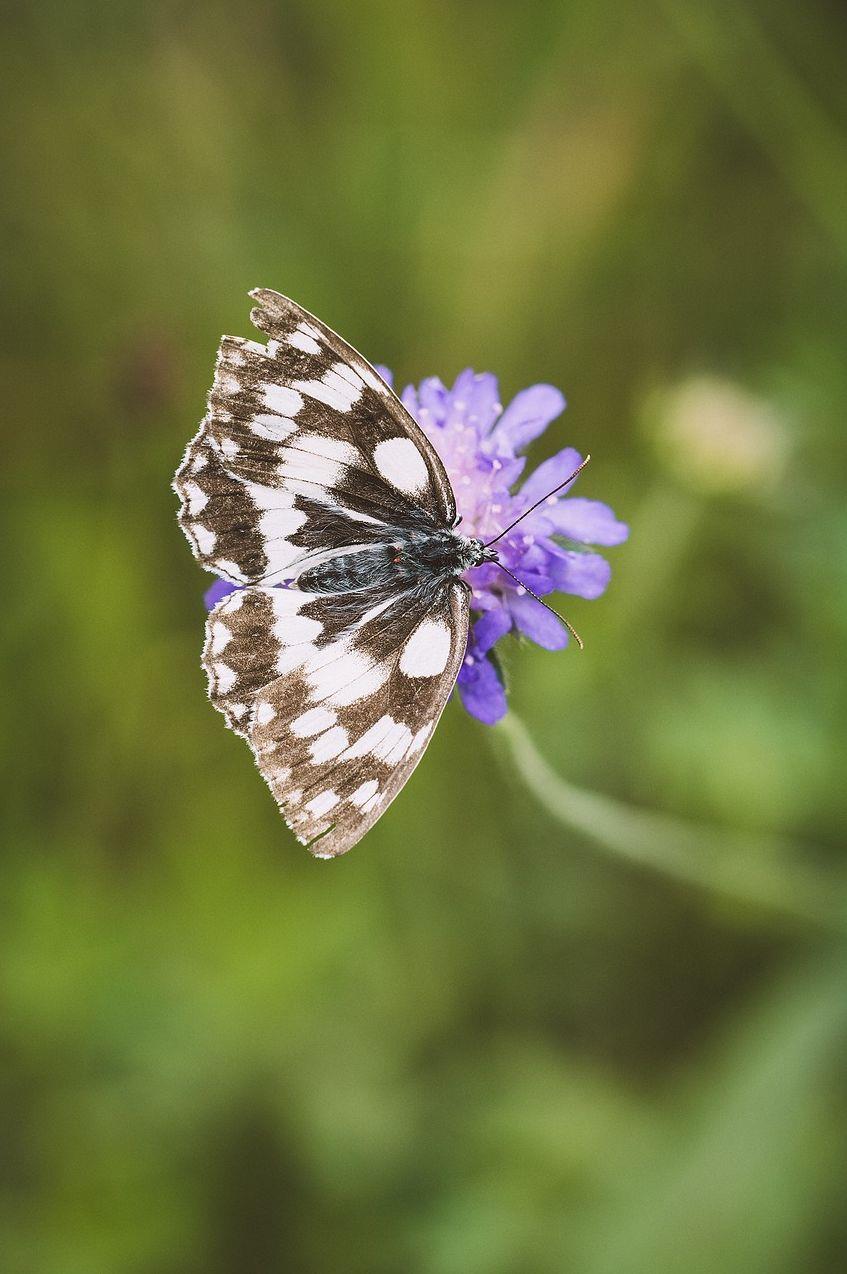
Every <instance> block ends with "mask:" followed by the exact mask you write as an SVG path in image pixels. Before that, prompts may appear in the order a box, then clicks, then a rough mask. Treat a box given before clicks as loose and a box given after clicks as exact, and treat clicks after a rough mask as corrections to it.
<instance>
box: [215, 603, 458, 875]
mask: <svg viewBox="0 0 847 1274" xmlns="http://www.w3.org/2000/svg"><path fill="white" fill-rule="evenodd" d="M467 628H468V605H467V594H466V591H465V589H464V588H463V587H462V585H460V584H459V583H457V582H456V583H452V584H450V585H448V586H446V587H445V588H443V589H441V590H440V591H439V592H438V593H437V594H435V595H433V596H431V597H429V598H428V599H424V598H423V597H421V596H420V595H416V594H404V593H400V594H397V595H394V596H392V597H389V598H385V597H380V596H376V595H374V594H373V593H372V592H362V593H360V594H356V595H355V597H350V596H348V597H346V598H345V597H339V596H337V595H332V594H329V595H327V594H322V595H317V594H309V593H307V592H302V593H301V592H300V591H299V590H297V589H277V588H271V589H258V588H251V589H246V590H244V591H243V592H239V593H235V594H232V595H231V596H230V597H228V598H225V599H224V601H223V602H221V603H220V604H219V605H218V607H216V609H215V610H214V611H213V612H212V614H211V615H210V616H209V620H208V626H207V641H206V651H205V655H204V662H205V666H206V670H207V673H208V676H209V688H210V696H211V698H212V701H213V703H214V704H215V706H216V707H218V708H219V709H220V710H221V711H222V712H224V714H225V715H226V717H227V721H228V722H229V724H230V725H231V726H232V728H233V729H236V730H237V731H238V732H239V733H241V734H244V735H245V737H246V738H247V739H248V741H249V743H250V746H251V747H252V749H253V752H254V755H255V757H256V761H257V764H258V766H259V769H260V770H261V772H262V774H263V775H264V777H265V779H266V780H267V782H268V785H269V786H270V788H271V791H272V792H273V794H274V797H275V798H276V800H277V803H278V805H279V808H280V810H281V812H282V814H283V816H284V817H285V820H286V822H287V823H288V824H289V826H290V827H291V828H292V830H293V831H294V833H295V835H296V836H297V838H298V839H299V840H300V841H301V842H303V843H304V844H308V845H309V847H310V849H311V850H312V852H313V853H314V854H315V855H316V856H318V857H326V858H330V857H337V856H338V855H339V854H343V853H345V852H346V851H347V850H348V849H350V848H351V847H352V846H353V845H354V844H355V843H356V842H357V841H358V840H359V839H360V838H361V836H362V835H363V834H364V833H365V832H366V831H367V829H368V828H369V827H370V826H371V825H372V824H373V823H374V822H375V821H376V819H377V818H379V816H380V815H381V814H382V813H383V811H384V810H385V809H386V807H387V806H388V805H389V803H390V802H391V801H392V800H393V799H394V797H395V796H396V795H397V793H398V792H399V791H400V788H401V787H402V786H403V784H404V783H405V782H406V779H407V778H408V777H409V775H410V774H411V772H412V770H413V769H414V767H415V765H416V764H417V762H418V760H419V759H420V757H421V755H422V753H423V751H424V748H425V747H426V745H427V743H428V742H429V739H430V736H431V734H432V731H433V729H434V728H435V724H436V722H437V720H438V718H439V716H440V715H441V712H442V710H443V708H444V705H445V703H446V702H447V699H448V697H449V694H450V691H451V689H452V687H453V684H454V682H455V680H456V675H457V673H458V670H459V666H460V664H461V661H462V657H463V655H464V651H465V644H466V641H467ZM262 681H264V682H265V684H263V685H259V683H260V682H262Z"/></svg>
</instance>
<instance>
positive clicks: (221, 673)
mask: <svg viewBox="0 0 847 1274" xmlns="http://www.w3.org/2000/svg"><path fill="white" fill-rule="evenodd" d="M212 669H213V671H214V674H215V690H216V691H217V693H218V694H222V695H225V694H228V693H229V691H230V690H231V689H232V687H233V686H234V685H235V683H236V680H237V677H236V674H235V669H234V668H230V666H229V664H224V663H221V662H220V661H219V662H218V663H216V664H213V665H212Z"/></svg>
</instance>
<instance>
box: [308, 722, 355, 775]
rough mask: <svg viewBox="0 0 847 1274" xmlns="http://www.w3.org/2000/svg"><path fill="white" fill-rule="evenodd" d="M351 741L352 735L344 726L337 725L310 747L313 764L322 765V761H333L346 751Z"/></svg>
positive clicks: (320, 736)
mask: <svg viewBox="0 0 847 1274" xmlns="http://www.w3.org/2000/svg"><path fill="white" fill-rule="evenodd" d="M349 742H350V736H349V734H348V733H347V731H346V730H345V729H344V727H343V726H340V725H337V726H334V727H333V729H332V730H327V731H326V732H325V733H324V734H321V735H319V736H318V738H317V739H315V741H314V743H313V744H312V745H311V747H310V748H309V755H310V756H311V758H312V764H313V765H320V764H321V762H322V761H331V760H332V759H333V757H336V756H338V755H339V754H340V753H341V752H343V751H344V749H345V748H346V747H347V745H348V743H349Z"/></svg>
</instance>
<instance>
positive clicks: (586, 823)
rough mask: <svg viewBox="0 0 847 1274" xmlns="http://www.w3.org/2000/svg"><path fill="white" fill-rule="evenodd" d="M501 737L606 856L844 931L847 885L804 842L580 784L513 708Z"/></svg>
mask: <svg viewBox="0 0 847 1274" xmlns="http://www.w3.org/2000/svg"><path fill="white" fill-rule="evenodd" d="M495 737H497V738H499V739H501V740H502V741H503V742H504V743H505V745H506V747H507V748H508V749H509V755H510V758H511V761H512V763H513V768H514V771H516V772H517V774H518V775H519V776H520V777H521V779H522V780H523V782H524V783H525V784H526V786H527V788H528V789H529V790H530V791H531V792H532V794H533V796H535V797H536V799H537V800H538V801H539V802H540V803H541V804H542V805H543V806H544V808H545V809H546V810H547V812H548V813H549V814H551V815H552V817H553V818H555V819H556V820H557V821H558V822H560V823H562V824H563V825H564V826H566V827H569V828H570V829H571V830H572V831H575V832H578V833H580V834H581V835H583V836H585V837H586V838H587V839H588V840H590V841H592V842H593V843H594V844H595V845H596V846H598V847H599V848H601V849H603V850H604V851H606V852H607V853H610V854H613V855H614V856H615V857H618V858H623V859H626V860H627V861H629V862H631V863H636V864H638V865H639V866H641V867H646V868H649V869H650V870H653V871H658V872H661V873H662V874H663V875H665V876H670V877H672V878H673V879H675V880H678V881H681V882H683V883H685V884H687V885H693V886H695V887H696V888H698V889H705V890H709V891H710V892H712V893H714V894H716V895H721V896H723V897H724V898H725V899H727V900H729V901H732V902H734V903H736V904H742V905H744V906H752V907H756V908H761V909H765V910H767V911H770V912H776V913H780V914H782V915H783V916H785V917H787V918H791V919H794V920H800V921H802V922H803V923H804V924H812V925H815V926H822V927H825V928H827V929H835V930H839V931H841V932H842V933H843V931H844V929H845V900H847V883H845V882H844V881H843V880H840V879H838V878H837V877H836V878H835V879H829V878H827V877H824V876H823V875H822V874H820V873H818V872H816V871H814V870H812V869H811V868H810V867H809V866H808V865H807V864H806V863H805V862H802V861H801V856H802V854H803V852H804V851H803V847H802V846H799V845H797V844H794V843H792V842H790V841H785V840H781V839H779V838H776V837H767V836H756V835H752V834H751V835H747V834H744V833H741V832H734V831H731V830H725V829H722V828H717V827H708V826H705V825H701V824H696V823H689V822H687V821H686V820H684V819H680V818H676V817H674V816H672V815H669V814H661V813H657V812H655V811H653V810H645V809H639V808H636V807H634V806H631V805H627V804H625V803H624V802H622V801H616V800H614V799H612V798H611V797H608V796H602V795H600V794H599V793H597V792H587V791H585V790H584V789H582V788H578V787H575V786H574V785H573V784H572V783H568V782H567V781H566V780H565V779H563V778H561V777H560V776H559V775H558V774H556V773H555V771H554V770H552V769H551V768H550V766H549V765H548V763H547V761H545V759H544V757H543V756H541V754H540V753H539V752H538V750H537V748H536V747H535V744H534V743H533V741H532V739H531V737H530V735H529V733H528V731H527V729H526V727H525V726H524V725H523V723H522V722H521V721H520V719H519V718H518V717H516V716H515V714H514V713H513V712H510V713H509V714H508V716H507V717H505V718H504V720H503V721H502V722H501V723H500V724H499V725H498V726H497V728H496V731H495ZM806 852H807V853H808V855H809V857H812V856H813V855H814V853H815V851H813V850H808V851H806Z"/></svg>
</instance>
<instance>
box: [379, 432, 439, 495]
mask: <svg viewBox="0 0 847 1274" xmlns="http://www.w3.org/2000/svg"><path fill="white" fill-rule="evenodd" d="M374 460H375V462H376V467H377V469H379V471H380V473H381V474H382V476H383V478H385V480H386V481H387V482H392V483H393V484H394V486H395V487H398V488H399V489H400V490H401V491H405V492H406V494H407V495H415V494H416V493H417V492H421V491H425V490H426V488H427V485H428V483H429V473H428V472H427V467H426V465H425V464H424V458H423V456H422V455H421V453H420V452H419V451H418V449H417V447H416V446H415V444H414V443H413V442H412V440H411V438H387V439H386V440H385V442H380V443H377V445H376V446H375V447H374Z"/></svg>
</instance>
